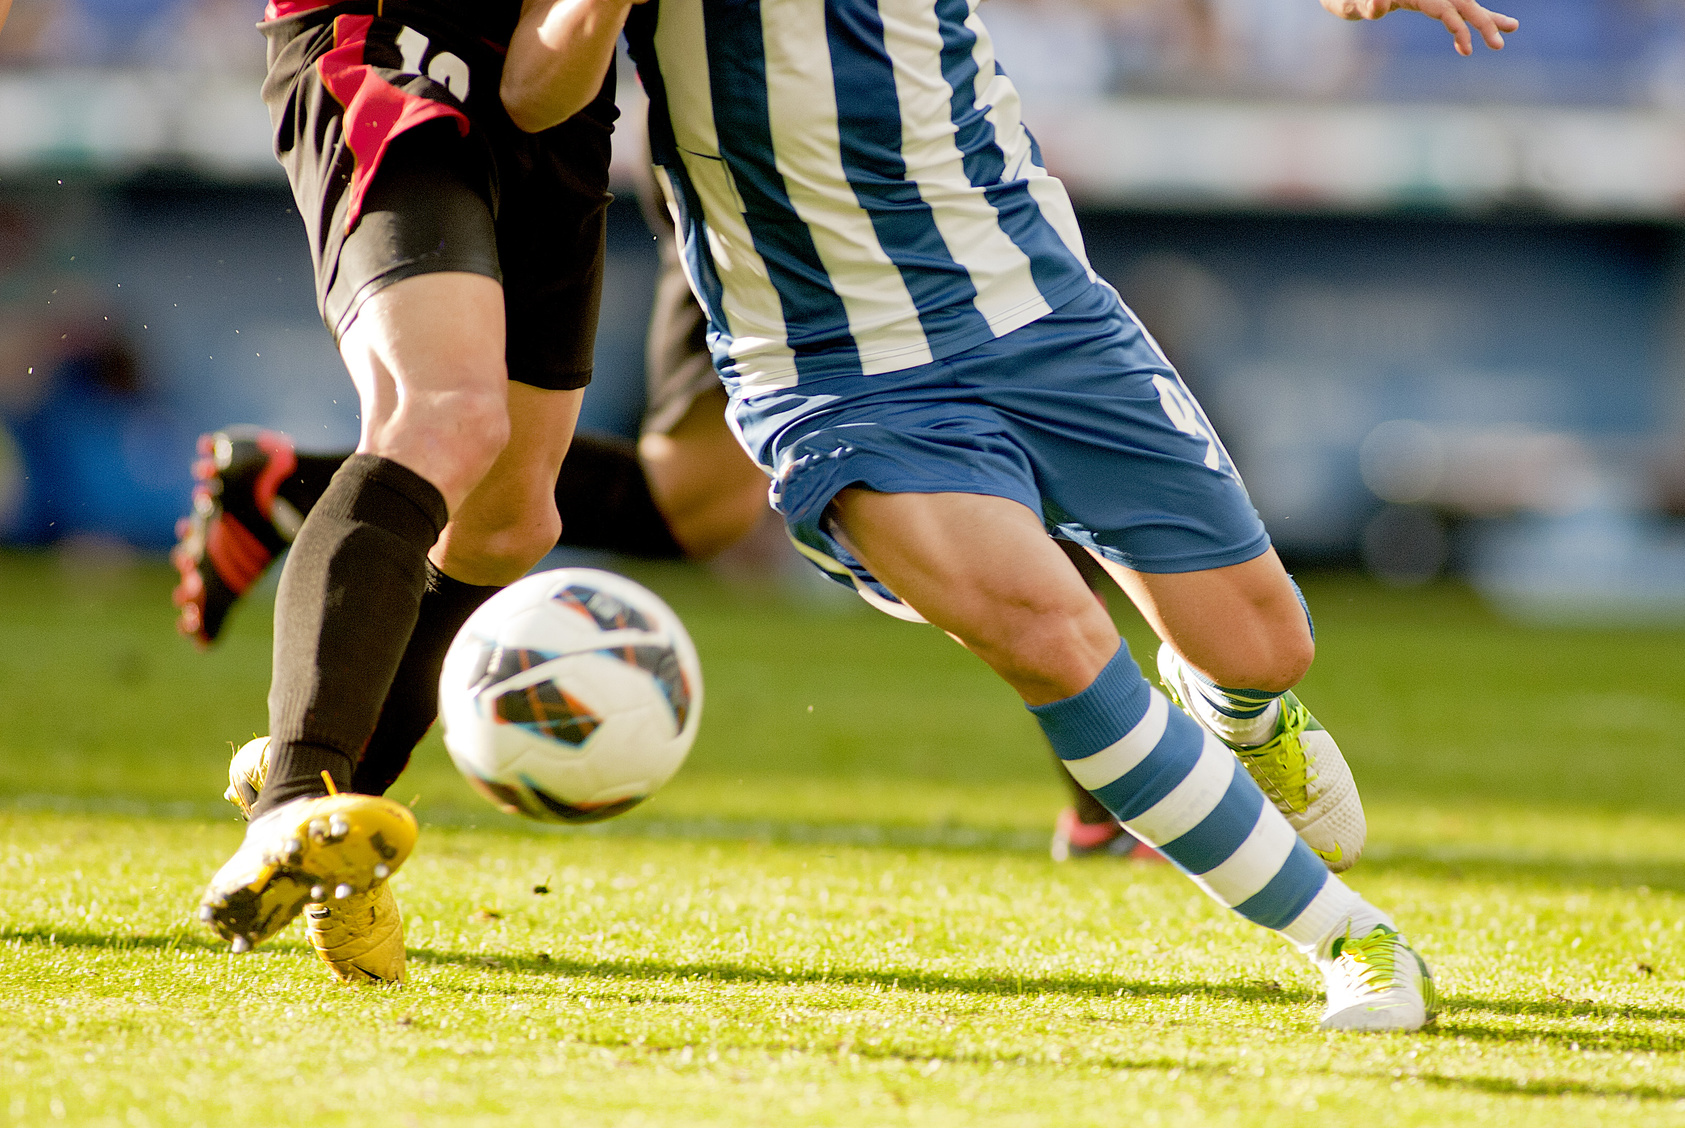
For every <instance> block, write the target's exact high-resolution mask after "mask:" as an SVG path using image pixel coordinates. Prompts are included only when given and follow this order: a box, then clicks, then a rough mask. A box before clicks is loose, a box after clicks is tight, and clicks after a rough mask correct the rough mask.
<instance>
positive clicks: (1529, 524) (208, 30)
mask: <svg viewBox="0 0 1685 1128" xmlns="http://www.w3.org/2000/svg"><path fill="white" fill-rule="evenodd" d="M1509 8H1510V9H1512V10H1513V11H1512V14H1515V15H1517V16H1519V17H1520V18H1521V19H1522V20H1523V23H1524V33H1523V34H1520V35H1517V36H1515V37H1514V38H1513V40H1512V42H1511V44H1510V46H1509V48H1508V49H1507V50H1505V51H1504V52H1502V53H1501V54H1491V53H1487V52H1484V51H1482V52H1480V53H1479V54H1478V55H1477V57H1475V58H1473V59H1469V60H1464V59H1460V58H1458V57H1456V56H1455V55H1454V54H1453V53H1452V52H1451V51H1450V49H1449V46H1448V44H1447V43H1446V39H1445V35H1444V33H1443V31H1442V30H1441V29H1439V28H1438V27H1437V25H1434V24H1432V23H1430V22H1429V21H1426V20H1422V19H1395V20H1388V21H1384V22H1382V23H1379V24H1374V25H1348V24H1342V23H1340V22H1339V21H1336V20H1333V19H1330V18H1329V17H1327V16H1326V15H1325V14H1324V13H1323V12H1322V11H1321V10H1320V9H1319V7H1318V6H1317V5H1316V4H1315V3H1314V2H1312V0H989V2H988V5H987V7H986V9H985V18H986V19H987V21H988V22H989V23H990V25H991V27H992V28H993V30H994V31H995V34H996V39H997V43H998V48H999V53H1000V56H1001V58H1002V59H1003V61H1004V63H1005V65H1006V69H1007V70H1008V71H1009V72H1010V73H1011V74H1012V76H1013V78H1014V79H1015V81H1016V82H1017V83H1018V85H1019V87H1020V89H1021V90H1022V92H1023V95H1024V99H1025V101H1026V103H1027V105H1028V109H1027V116H1028V118H1029V120H1030V122H1031V124H1032V126H1033V127H1034V128H1035V130H1036V131H1037V133H1038V135H1039V138H1040V140H1041V143H1042V146H1043V150H1044V153H1045V156H1046V159H1047V163H1048V165H1049V167H1050V168H1052V169H1053V170H1054V171H1055V172H1056V173H1057V174H1058V175H1060V176H1062V177H1063V178H1065V180H1066V182H1067V184H1069V186H1070V187H1071V190H1072V192H1073V194H1074V195H1075V196H1076V198H1077V200H1078V202H1079V205H1080V206H1081V208H1082V209H1083V212H1084V216H1083V218H1084V222H1085V225H1086V230H1087V233H1088V238H1089V248H1090V252H1091V255H1092V257H1093V259H1094V262H1095V264H1096V266H1097V267H1098V268H1099V269H1100V270H1101V271H1102V273H1104V274H1105V275H1106V276H1107V277H1108V278H1109V279H1111V280H1112V281H1113V283H1114V284H1116V285H1117V286H1118V288H1119V289H1120V290H1121V291H1122V293H1123V294H1124V296H1125V298H1126V300H1128V301H1129V302H1130V303H1131V304H1132V305H1134V306H1135V308H1136V309H1137V310H1138V312H1140V314H1141V315H1142V317H1143V319H1144V320H1145V321H1146V323H1147V324H1148V325H1149V326H1150V327H1151V328H1152V329H1153V331H1154V332H1155V333H1156V334H1157V335H1158V336H1159V337H1160V339H1161V341H1162V342H1163V343H1164V345H1165V346H1166V348H1167V350H1168V351H1169V352H1170V353H1171V355H1172V356H1173V358H1174V359H1175V360H1176V361H1177V362H1178V364H1179V365H1180V366H1181V367H1182V369H1183V371H1184V373H1185V375H1186V377H1187V378H1188V381H1189V383H1190V384H1192V385H1193V386H1194V387H1195V388H1196V390H1197V391H1198V393H1199V394H1200V395H1201V396H1202V398H1203V399H1204V401H1205V403H1206V405H1207V408H1208V409H1209V411H1210V412H1211V414H1212V415H1213V416H1214V417H1215V419H1216V421H1217V423H1218V426H1219V428H1220V430H1221V431H1222V433H1223V434H1224V435H1225V437H1226V439H1227V441H1228V443H1229V445H1230V447H1231V449H1232V451H1233V453H1234V455H1235V457H1236V460H1237V462H1238V463H1239V464H1240V465H1241V467H1242V469H1243V471H1244V472H1245V474H1246V476H1247V480H1248V483H1249V485H1250V486H1251V488H1252V491H1253V494H1254V497H1255V500H1256V501H1257V504H1258V506H1259V508H1260V510H1262V511H1263V513H1264V516H1265V518H1266V520H1267V521H1268V523H1269V524H1270V527H1271V530H1272V532H1273V534H1274V536H1275V538H1276V540H1277V543H1278V544H1279V545H1280V547H1281V549H1282V550H1283V553H1284V555H1285V556H1287V557H1288V558H1289V560H1290V562H1292V563H1294V564H1297V565H1299V566H1305V565H1325V564H1331V565H1358V564H1361V565H1363V566H1365V567H1367V568H1368V569H1369V570H1371V571H1372V572H1375V573H1376V574H1378V575H1380V576H1382V577H1383V578H1385V579H1387V580H1388V581H1390V582H1393V583H1399V584H1410V583H1417V582H1421V581H1424V580H1427V579H1429V578H1431V577H1432V576H1434V575H1436V574H1439V573H1441V572H1442V571H1446V570H1450V571H1454V572H1459V573H1462V574H1464V575H1467V576H1468V577H1469V578H1470V579H1471V580H1472V581H1473V582H1474V583H1475V585H1476V586H1477V587H1478V588H1479V589H1480V590H1481V591H1482V592H1484V593H1485V594H1486V595H1487V596H1488V597H1489V598H1490V599H1491V600H1493V601H1494V602H1495V603H1496V604H1497V605H1498V606H1499V607H1501V608H1503V609H1505V610H1506V611H1508V612H1510V613H1512V614H1516V615H1520V616H1523V617H1533V618H1543V619H1562V618H1582V619H1583V618H1588V617H1589V618H1595V619H1606V620H1635V619H1636V620H1642V621H1652V620H1654V619H1656V618H1657V617H1664V618H1676V619H1681V620H1685V531H1681V527H1680V526H1677V525H1675V524H1674V523H1673V519H1674V517H1675V516H1677V515H1679V514H1685V435H1682V434H1681V431H1682V430H1685V318H1682V316H1681V315H1682V314H1685V285H1682V284H1685V256H1682V250H1685V242H1682V240H1681V232H1682V227H1681V220H1682V219H1685V3H1680V2H1678V0H1596V2H1594V0H1516V2H1515V3H1513V4H1511V5H1509ZM257 14H258V5H257V3H256V0H16V4H15V7H14V10H13V13H12V16H11V20H10V22H9V24H8V25H7V26H6V28H5V30H4V32H3V33H0V543H11V544H24V545H40V544H46V543H53V542H63V541H67V540H69V541H71V542H72V543H74V544H78V545H91V546H95V547H101V548H104V547H109V546H131V547H133V548H135V549H141V550H157V549H162V548H164V547H167V546H168V544H169V543H170V541H171V539H172V533H171V529H172V525H173V522H174V519H175V518H176V516H177V515H178V513H179V512H181V511H182V510H183V508H184V506H185V504H186V499H187V496H188V489H189V479H188V459H189V457H190V453H191V450H192V441H193V438H194V436H195V435H196V434H197V433H198V432H199V431H200V430H203V429H206V428H210V427H215V426H219V425H222V424H226V423H230V422H235V421H251V422H261V423H265V424H268V425H271V426H276V427H281V428H284V429H286V430H288V431H290V432H291V433H292V434H293V435H294V436H295V437H296V438H297V439H298V440H299V442H300V444H301V446H304V447H307V448H319V449H327V448H333V447H341V446H348V445H350V444H351V442H352V441H353V439H354V436H355V430H356V421H355V414H354V410H355V409H354V397H353V395H352V393H351V388H350V386H349V383H348V382H347V381H346V380H345V378H344V376H343V374H342V372H341V370H340V367H339V364H338V362H337V359H336V357H335V356H334V354H333V351H332V349H331V347H330V345H329V343H328V339H327V336H326V334H325V333H324V332H323V330H322V329H321V326H320V324H319V322H318V320H317V318H316V315H315V312H314V308H313V302H312V298H311V292H310V279H309V264H308V257H307V253H306V249H305V245H304V240H303V239H302V238H300V232H299V224H298V220H297V218H296V216H295V215H294V214H293V212H292V209H291V199H290V197H289V195H288V192H287V188H286V184H285V182H284V180H283V179H282V177H281V174H280V172H279V170H278V168H277V167H276V165H275V164H274V162H273V160H272V158H271V156H270V152H269V132H268V124H267V118H266V115H265V113H264V110H263V107H262V106H261V104H260V103H259V101H258V97H257V89H258V84H259V81H260V79H261V75H262V71H263V58H262V42H261V39H260V37H259V36H258V35H257V34H256V33H255V32H254V31H253V26H252V25H253V22H254V20H255V18H256V16H257ZM621 82H622V95H623V98H622V104H623V106H625V107H627V108H628V110H632V111H635V109H636V103H637V100H638V94H637V90H636V86H635V83H634V82H633V80H632V77H631V74H630V68H629V67H623V68H622V74H621ZM637 116H638V115H637V114H636V112H629V113H628V115H627V120H626V122H625V124H626V125H627V126H629V127H630V128H627V129H625V131H624V134H623V139H624V140H625V141H626V142H627V143H626V144H624V145H620V144H617V161H618V162H620V164H621V166H622V168H621V172H622V175H621V176H620V181H621V183H622V184H623V185H624V184H626V182H627V177H626V176H625V175H624V173H625V171H626V168H627V167H628V165H629V162H631V161H634V160H636V159H637V154H638V152H639V151H640V144H639V142H638V140H637V129H636V123H637ZM611 256H612V259H611V269H610V275H609V281H608V292H607V294H606V298H605V302H604V319H603V324H602V330H601V336H600V343H599V350H598V372H599V376H598V381H597V383H596V384H595V385H593V388H592V390H591V392H590V393H589V396H588V399H587V408H586V419H585V425H586V426H588V427H592V428H596V429H599V430H608V431H617V432H620V433H630V432H632V431H633V430H635V428H636V421H637V417H638V412H639V408H640V400H641V396H642V383H641V377H642V371H641V369H642V333H643V325H644V318H645V314H646V311H647V308H648V292H649V284H650V280H651V278H652V277H653V270H654V256H653V252H652V247H651V243H650V239H649V236H648V233H647V232H646V231H645V230H644V228H643V225H642V221H641V219H640V218H639V217H638V213H637V209H636V208H635V206H632V204H631V202H630V201H629V200H623V201H622V202H620V203H618V204H617V205H616V206H615V209H614V214H613V227H612V232H611Z"/></svg>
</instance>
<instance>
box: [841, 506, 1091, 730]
mask: <svg viewBox="0 0 1685 1128" xmlns="http://www.w3.org/2000/svg"><path fill="white" fill-rule="evenodd" d="M830 513H831V516H832V517H833V519H834V520H835V521H836V524H837V527H838V529H837V531H838V533H839V534H840V536H839V539H841V540H842V541H843V542H844V543H845V544H846V545H847V547H848V550H849V551H850V552H852V553H853V554H854V555H855V556H857V557H858V558H859V559H860V561H861V562H862V563H864V564H865V565H866V567H867V568H868V569H869V570H870V571H871V573H872V574H873V575H874V576H876V577H877V578H878V579H879V580H880V581H881V582H882V583H883V584H884V586H886V587H888V588H889V590H890V591H893V592H894V593H895V594H896V595H897V596H898V597H899V598H900V599H901V600H902V601H904V602H905V603H906V604H907V605H908V606H910V607H912V608H913V609H914V610H915V611H917V612H919V614H921V615H923V616H924V617H925V618H926V619H927V620H929V621H930V622H931V623H933V624H935V625H936V626H938V627H940V628H942V629H943V630H945V631H947V632H948V633H949V634H951V635H953V636H954V637H955V638H956V639H958V640H959V641H960V643H961V644H962V645H964V646H965V647H966V648H967V649H969V650H971V651H972V652H973V653H975V654H976V655H977V656H978V657H979V658H982V659H983V661H985V662H987V663H988V664H989V666H990V667H991V668H992V669H994V671H995V672H996V673H998V674H1000V675H1001V677H1003V678H1005V679H1006V681H1007V682H1008V683H1009V684H1011V685H1012V687H1013V688H1014V689H1016V690H1017V691H1018V693H1019V695H1020V696H1021V697H1023V698H1024V700H1025V701H1026V702H1028V703H1029V704H1031V705H1044V704H1046V703H1047V702H1049V701H1057V700H1059V699H1060V698H1064V697H1069V696H1071V695H1073V694H1076V693H1080V692H1082V691H1083V690H1084V689H1086V688H1087V687H1088V685H1089V683H1091V682H1092V681H1093V680H1094V678H1095V677H1096V676H1097V675H1098V674H1099V673H1100V670H1101V669H1102V668H1104V666H1105V665H1106V663H1107V662H1108V661H1110V660H1111V658H1112V655H1113V654H1115V653H1116V652H1117V647H1118V634H1117V629H1116V627H1114V626H1113V624H1112V622H1111V619H1110V618H1108V617H1107V615H1106V612H1105V610H1104V609H1103V608H1102V607H1101V606H1100V604H1099V602H1098V601H1097V600H1096V599H1095V598H1094V595H1093V593H1092V592H1090V591H1089V590H1088V585H1087V584H1085V583H1084V582H1083V580H1082V576H1081V575H1080V574H1079V573H1078V572H1077V570H1076V567H1075V566H1074V565H1073V564H1072V563H1071V562H1070V561H1069V560H1068V559H1066V557H1065V554H1064V553H1063V552H1061V551H1060V550H1059V547H1058V546H1057V545H1055V544H1054V543H1053V540H1052V539H1051V538H1050V537H1049V536H1048V535H1047V531H1046V529H1045V528H1044V527H1043V526H1042V522H1041V517H1040V516H1039V515H1038V514H1035V513H1032V512H1031V511H1030V510H1029V509H1027V508H1025V507H1024V506H1023V505H1021V504H1020V503H1018V502H1016V501H1009V500H1007V499H1005V498H1000V497H993V496H989V495H984V494H967V493H930V494H916V493H897V494H888V493H876V492H874V491H871V490H865V489H859V488H849V489H845V490H843V491H841V492H840V493H838V494H837V496H836V498H835V499H834V500H833V501H832V502H831V508H830Z"/></svg>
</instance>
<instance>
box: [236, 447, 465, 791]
mask: <svg viewBox="0 0 1685 1128" xmlns="http://www.w3.org/2000/svg"><path fill="white" fill-rule="evenodd" d="M447 517H448V511H447V510H446V508H445V499H444V497H443V496H441V495H440V493H439V491H438V490H437V489H435V488H434V487H433V486H432V484H431V483H429V482H428V481H427V480H426V479H425V478H422V477H421V476H420V475H419V474H416V473H414V472H413V471H411V470H408V469H406V468H404V467H403V466H400V465H399V464H398V463H396V462H393V461H391V460H390V459H385V458H381V457H379V456H378V455H372V454H354V455H352V456H351V457H350V458H348V459H346V460H345V465H344V466H342V467H340V469H339V472H338V473H336V474H335V475H334V477H333V481H332V483H330V484H329V486H328V489H327V492H326V493H324V494H323V495H322V499H321V500H320V501H319V502H317V503H316V507H315V508H314V509H312V510H311V511H310V516H309V517H308V518H306V519H305V522H304V524H303V526H302V527H301V528H300V529H299V532H298V537H297V538H296V539H295V540H294V541H293V548H292V552H291V553H290V554H288V556H287V564H286V567H285V568H283V569H282V571H281V586H280V590H279V591H278V592H277V594H276V598H275V660H274V674H273V675H272V676H273V680H272V681H271V683H270V687H269V772H268V776H267V777H266V779H265V780H264V787H263V793H262V794H261V795H260V796H259V797H258V801H257V804H256V806H255V807H254V808H253V812H252V813H253V816H254V817H255V816H258V815H261V814H263V813H264V812H266V811H268V810H270V809H272V808H274V807H275V806H277V805H279V804H281V803H284V802H286V801H287V800H289V799H295V798H297V797H298V796H300V795H319V794H322V793H323V792H324V791H325V790H326V789H325V786H324V784H323V782H322V778H321V773H322V772H324V771H326V772H327V773H328V774H329V776H330V777H331V778H332V779H333V782H334V786H335V787H337V788H340V789H341V790H350V788H351V777H352V773H353V770H354V769H355V767H356V764H357V761H358V759H359V758H360V757H361V755H362V751H363V747H364V746H365V745H366V744H367V743H368V740H369V736H370V735H371V734H372V733H373V732H374V728H375V723H376V721H377V720H378V719H379V717H380V707H381V704H382V702H384V701H385V700H386V693H387V690H388V689H389V688H390V687H391V685H392V678H393V675H394V674H395V673H396V672H397V669H398V663H399V660H400V659H401V658H402V657H403V654H404V650H405V648H406V647H407V646H408V645H409V639H410V632H411V630H412V629H413V628H414V626H415V620H416V613H417V611H418V609H419V608H420V605H421V597H422V592H423V591H424V590H425V588H426V586H427V550H428V549H430V548H432V547H433V542H434V541H436V540H438V539H439V532H440V530H442V529H443V528H444V526H445V521H446V519H447Z"/></svg>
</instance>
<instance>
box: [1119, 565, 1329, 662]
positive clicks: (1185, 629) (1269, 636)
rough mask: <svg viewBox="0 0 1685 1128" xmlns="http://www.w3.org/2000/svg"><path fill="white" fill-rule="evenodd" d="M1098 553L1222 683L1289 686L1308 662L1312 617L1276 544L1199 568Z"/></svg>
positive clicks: (1146, 613)
mask: <svg viewBox="0 0 1685 1128" xmlns="http://www.w3.org/2000/svg"><path fill="white" fill-rule="evenodd" d="M1095 558H1096V559H1097V560H1099V561H1100V564H1101V565H1102V566H1103V567H1104V568H1105V569H1106V571H1107V572H1108V573H1109V574H1110V575H1111V577H1112V578H1113V579H1114V580H1116V581H1117V584H1118V586H1119V587H1121V588H1122V589H1123V591H1124V594H1125V595H1127V596H1129V598H1130V600H1131V601H1132V602H1133V603H1134V604H1135V606H1136V607H1137V608H1138V609H1139V610H1140V612H1141V615H1142V617H1143V618H1145V619H1146V620H1147V623H1148V625H1150V626H1151V627H1152V628H1153V630H1154V632H1156V633H1157V634H1158V636H1159V638H1161V639H1163V640H1164V641H1166V642H1168V643H1169V644H1170V645H1171V646H1173V647H1175V649H1176V651H1177V652H1178V653H1179V654H1181V655H1182V657H1183V658H1186V659H1187V660H1188V662H1189V663H1190V664H1191V665H1192V666H1193V667H1194V669H1196V670H1198V671H1199V672H1200V673H1202V674H1204V675H1205V676H1206V677H1208V678H1210V679H1211V680H1212V681H1214V682H1216V683H1217V684H1218V685H1224V686H1230V687H1233V688H1244V689H1262V690H1285V689H1291V688H1292V687H1293V686H1294V685H1296V684H1297V683H1298V681H1299V679H1300V678H1302V677H1303V676H1304V674H1305V671H1306V670H1307V669H1309V668H1310V664H1311V659H1312V657H1314V656H1315V654H1316V644H1315V643H1314V642H1313V641H1312V639H1311V631H1310V623H1309V621H1308V620H1307V619H1306V617H1305V609H1304V607H1303V605H1302V604H1300V602H1299V596H1298V593H1297V592H1296V591H1295V590H1294V588H1293V584H1292V581H1291V580H1289V579H1288V577H1287V570H1286V569H1285V568H1283V567H1282V566H1281V560H1280V558H1279V557H1277V556H1276V553H1275V549H1273V548H1271V549H1268V550H1266V551H1265V552H1264V554H1263V555H1261V556H1256V557H1254V558H1252V559H1251V560H1248V561H1246V562H1245V563H1243V564H1233V565H1230V566H1229V567H1226V568H1209V569H1206V570H1204V571H1199V572H1173V573H1151V572H1134V571H1131V570H1129V569H1128V568H1125V567H1123V566H1122V565H1120V564H1115V563H1113V562H1112V561H1109V560H1106V559H1104V558H1103V557H1100V556H1099V555H1098V554H1095Z"/></svg>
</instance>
